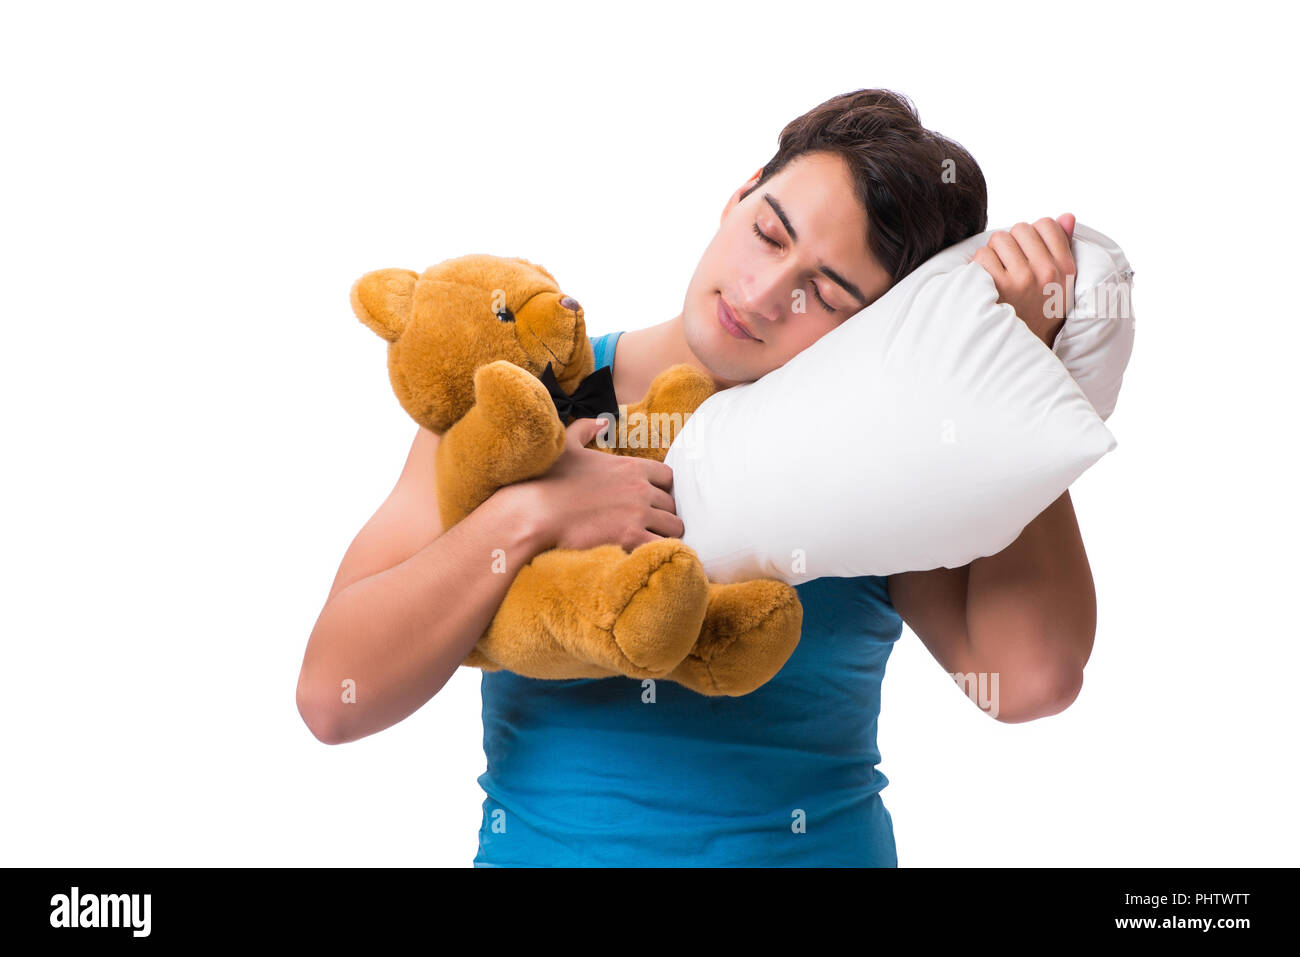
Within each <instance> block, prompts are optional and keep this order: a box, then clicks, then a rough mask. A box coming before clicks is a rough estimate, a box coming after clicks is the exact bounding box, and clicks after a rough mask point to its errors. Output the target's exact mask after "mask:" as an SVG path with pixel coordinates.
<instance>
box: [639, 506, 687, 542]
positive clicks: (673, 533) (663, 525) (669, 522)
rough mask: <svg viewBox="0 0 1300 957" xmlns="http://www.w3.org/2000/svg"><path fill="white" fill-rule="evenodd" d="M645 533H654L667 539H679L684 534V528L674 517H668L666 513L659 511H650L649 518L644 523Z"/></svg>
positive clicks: (679, 520)
mask: <svg viewBox="0 0 1300 957" xmlns="http://www.w3.org/2000/svg"><path fill="white" fill-rule="evenodd" d="M645 527H646V531H648V532H655V533H657V534H659V535H663V536H665V537H667V538H681V537H682V535H683V534H684V533H685V532H686V526H685V525H683V524H682V520H681V519H680V518H678V517H677V516H676V515H670V514H669V513H668V512H664V511H661V510H660V509H657V508H656V509H652V510H651V514H650V517H649V518H648V519H647V520H646V523H645Z"/></svg>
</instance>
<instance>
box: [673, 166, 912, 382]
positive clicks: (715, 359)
mask: <svg viewBox="0 0 1300 957" xmlns="http://www.w3.org/2000/svg"><path fill="white" fill-rule="evenodd" d="M758 178H759V174H758V173H755V174H754V175H753V176H752V177H750V179H749V181H748V182H746V183H745V185H743V186H742V187H740V189H738V190H736V192H735V193H733V194H732V196H731V199H729V200H728V201H727V206H726V208H725V209H724V210H723V211H722V222H721V225H720V226H719V227H718V231H717V233H716V234H715V235H714V237H713V239H712V240H711V241H710V242H709V246H708V248H707V249H705V250H704V255H703V256H702V257H701V258H700V263H699V265H698V266H697V267H696V268H695V275H694V276H692V277H691V282H690V285H689V286H688V287H687V290H686V302H685V304H684V307H683V316H684V323H685V331H686V342H687V344H688V345H689V346H690V348H691V351H692V352H694V353H695V355H696V357H697V358H698V359H699V360H700V361H701V362H702V363H704V365H705V366H707V367H708V368H709V370H710V371H711V372H712V373H713V375H714V377H715V378H717V379H719V380H721V381H722V382H723V383H724V384H725V385H734V384H736V383H740V382H752V381H753V380H755V379H757V378H759V377H760V376H763V375H765V374H767V373H768V372H771V371H772V370H773V369H778V368H780V367H781V366H783V365H785V363H786V362H787V361H789V360H790V359H791V358H792V357H793V356H795V355H797V354H798V353H799V352H802V351H803V350H804V349H805V348H807V347H808V346H810V345H812V343H814V342H816V341H817V340H818V339H820V338H821V337H822V336H824V335H825V334H826V333H828V332H830V331H831V330H832V329H834V328H835V327H836V326H838V325H839V324H840V323H842V322H843V321H844V320H846V319H847V318H849V316H852V315H853V314H854V313H856V312H858V311H859V310H861V309H862V308H864V307H865V306H866V305H868V304H870V303H871V302H873V301H874V300H876V299H877V298H879V297H880V296H881V295H883V294H884V293H885V292H886V291H888V289H889V274H888V273H887V272H885V270H884V268H883V267H881V266H880V264H879V263H878V262H876V260H875V257H874V256H873V255H872V254H871V252H870V250H869V249H868V248H867V229H868V223H867V214H866V211H865V210H864V209H863V208H862V205H861V204H860V203H859V202H858V199H857V197H856V195H855V194H854V189H853V181H852V179H851V177H850V174H849V169H848V165H847V164H846V163H845V161H844V160H843V159H842V158H841V157H840V156H839V155H838V154H834V153H805V154H804V155H802V156H800V157H798V158H796V159H795V160H793V161H792V162H790V163H789V164H788V165H787V166H786V167H785V169H783V170H781V172H779V173H777V174H776V175H775V176H773V177H772V178H771V179H769V180H768V181H767V182H766V183H764V184H763V185H762V186H761V187H759V188H758V189H756V190H754V191H753V192H752V193H750V194H749V195H748V196H747V197H745V199H744V200H743V201H742V200H741V198H740V196H741V194H742V193H743V192H744V191H745V190H746V189H748V188H749V187H751V186H753V185H754V183H756V182H757V181H758ZM783 215H784V217H785V220H786V221H783V220H782V216H783ZM756 229H757V230H758V232H761V233H763V234H764V235H765V236H766V237H767V239H763V238H761V237H760V236H759V235H758V234H757V233H756V232H755V230H756ZM768 240H771V242H769V241H768ZM772 243H776V244H777V245H772ZM831 274H833V277H832V275H831ZM819 297H820V299H819ZM822 300H824V304H823V301H822ZM827 307H829V310H828V308H827ZM830 310H833V311H830ZM738 326H739V327H740V328H737V327H738ZM741 329H744V330H747V332H748V335H747V334H746V333H745V332H742V331H741Z"/></svg>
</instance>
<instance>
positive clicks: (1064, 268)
mask: <svg viewBox="0 0 1300 957" xmlns="http://www.w3.org/2000/svg"><path fill="white" fill-rule="evenodd" d="M1034 229H1036V230H1037V231H1038V235H1039V237H1040V238H1041V239H1042V241H1043V243H1044V244H1045V245H1046V246H1047V251H1048V254H1049V255H1050V256H1051V257H1052V261H1053V262H1054V263H1056V268H1057V269H1058V270H1059V271H1060V272H1063V273H1065V275H1067V276H1073V275H1074V254H1073V253H1072V252H1070V234H1069V233H1068V232H1067V231H1066V229H1065V227H1063V226H1062V225H1061V224H1060V223H1058V222H1057V221H1056V220H1054V219H1048V218H1047V217H1044V218H1043V219H1040V220H1039V221H1038V222H1036V223H1034Z"/></svg>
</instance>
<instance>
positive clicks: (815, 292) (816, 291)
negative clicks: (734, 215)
mask: <svg viewBox="0 0 1300 957" xmlns="http://www.w3.org/2000/svg"><path fill="white" fill-rule="evenodd" d="M754 235H755V236H757V237H758V238H759V239H761V240H763V242H765V243H767V244H768V245H770V246H775V247H776V248H777V249H780V248H781V244H780V243H778V242H777V241H776V240H775V239H773V238H772V237H771V236H769V235H768V234H767V233H765V232H763V231H762V230H761V229H759V228H758V223H755V224H754ZM812 290H813V295H814V296H816V297H817V301H818V302H820V303H821V304H822V308H823V309H825V310H826V311H827V312H832V313H833V312H837V311H838V310H837V309H835V307H834V306H832V305H831V304H830V303H828V302H827V301H826V300H825V299H823V298H822V294H821V290H819V289H818V288H817V284H816V283H812Z"/></svg>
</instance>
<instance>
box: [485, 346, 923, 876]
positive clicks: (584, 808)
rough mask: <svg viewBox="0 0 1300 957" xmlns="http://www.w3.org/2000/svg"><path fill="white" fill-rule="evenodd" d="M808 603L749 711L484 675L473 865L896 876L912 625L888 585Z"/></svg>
mask: <svg viewBox="0 0 1300 957" xmlns="http://www.w3.org/2000/svg"><path fill="white" fill-rule="evenodd" d="M620 335H621V333H612V334H610V335H607V336H601V337H599V338H597V339H594V340H592V346H593V348H594V349H595V352H596V367H597V368H600V367H601V366H604V365H610V366H612V364H613V357H614V348H615V344H616V343H617V341H618V337H619V336H620ZM797 590H798V592H799V598H800V600H801V601H802V603H803V609H804V617H803V632H802V635H801V637H800V640H799V644H798V646H797V647H796V648H795V651H794V653H793V654H792V655H791V656H790V659H789V660H788V661H787V662H786V664H785V666H784V667H783V668H782V669H781V671H780V672H779V673H778V674H777V675H776V677H774V678H773V679H772V680H771V681H769V682H768V683H767V684H765V685H763V686H762V687H760V688H759V689H758V690H756V691H753V692H751V693H750V694H748V695H743V696H741V697H738V698H730V697H716V698H712V697H708V696H705V695H701V694H697V693H696V692H694V691H691V690H689V689H688V688H685V687H683V686H682V685H679V684H676V683H675V682H672V681H667V680H662V679H661V680H659V681H657V682H654V683H653V688H652V689H647V688H646V687H644V686H643V683H642V681H641V680H640V679H634V678H621V677H618V678H584V679H576V680H565V681H556V680H544V679H534V678H523V677H520V676H519V675H515V674H511V673H510V672H506V671H485V672H483V679H482V691H483V751H484V755H485V756H486V758H487V770H486V771H485V772H484V773H483V774H482V775H480V776H479V779H478V782H479V784H480V786H481V787H482V788H483V791H484V794H485V795H486V798H485V800H484V801H483V824H482V826H481V827H480V829H479V846H478V854H477V855H476V856H475V858H474V865H475V866H476V867H493V866H525V867H545V866H611V867H622V866H625V867H680V866H721V867H726V866H757V867H765V866H807V867H827V866H854V867H896V866H897V865H898V858H897V853H896V850H895V845H894V831H893V821H892V820H891V818H890V815H889V811H888V810H886V808H885V805H884V802H883V801H882V800H881V797H880V792H881V790H882V789H883V788H884V787H885V785H887V784H888V783H889V781H888V779H887V778H886V777H885V775H884V774H883V773H881V771H880V770H879V769H878V768H877V765H878V764H879V763H880V752H879V751H878V750H877V749H876V721H877V718H878V716H879V714H880V685H881V680H882V679H883V678H884V674H885V663H886V661H887V660H888V658H889V653H890V652H891V651H892V650H893V647H894V642H895V641H897V640H898V638H899V636H900V635H901V634H902V619H901V618H900V617H899V615H898V612H897V611H895V610H894V607H893V605H892V604H891V603H890V600H889V594H888V591H887V588H886V580H885V579H884V578H883V577H866V578H819V579H815V580H814V581H810V582H807V583H805V584H803V585H799V586H797ZM651 690H652V691H653V695H651V693H650V691H651Z"/></svg>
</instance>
